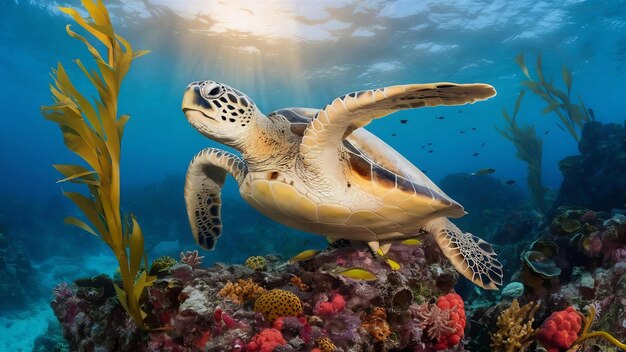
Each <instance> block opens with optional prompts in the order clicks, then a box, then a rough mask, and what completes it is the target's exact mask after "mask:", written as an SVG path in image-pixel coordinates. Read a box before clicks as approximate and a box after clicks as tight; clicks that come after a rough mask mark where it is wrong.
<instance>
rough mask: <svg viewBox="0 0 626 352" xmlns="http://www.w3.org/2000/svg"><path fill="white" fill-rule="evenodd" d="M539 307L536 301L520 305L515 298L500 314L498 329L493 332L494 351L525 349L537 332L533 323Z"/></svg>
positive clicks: (492, 343) (492, 344) (508, 351)
mask: <svg viewBox="0 0 626 352" xmlns="http://www.w3.org/2000/svg"><path fill="white" fill-rule="evenodd" d="M538 308H539V304H538V303H535V302H530V303H528V304H525V305H523V306H522V307H520V306H519V302H518V301H517V299H514V300H513V302H512V303H511V305H510V306H509V308H507V309H505V310H504V311H503V312H502V313H500V316H498V322H497V324H496V325H497V327H498V331H497V332H495V333H493V334H491V348H492V349H493V350H494V351H506V352H513V351H524V350H525V349H526V347H527V346H528V344H530V342H532V335H533V333H534V332H535V329H533V328H532V325H533V322H534V321H535V313H536V312H537V309H538Z"/></svg>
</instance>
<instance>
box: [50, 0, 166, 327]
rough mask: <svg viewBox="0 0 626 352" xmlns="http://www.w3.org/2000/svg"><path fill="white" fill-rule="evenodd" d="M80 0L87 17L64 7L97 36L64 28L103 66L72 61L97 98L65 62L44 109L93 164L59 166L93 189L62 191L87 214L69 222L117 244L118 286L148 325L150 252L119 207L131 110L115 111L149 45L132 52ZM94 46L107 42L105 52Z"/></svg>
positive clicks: (101, 14)
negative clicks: (145, 300)
mask: <svg viewBox="0 0 626 352" xmlns="http://www.w3.org/2000/svg"><path fill="white" fill-rule="evenodd" d="M82 4H83V6H84V7H85V9H86V10H87V12H88V14H89V18H82V17H81V15H80V13H79V12H78V11H77V10H76V9H73V8H69V7H60V8H59V9H60V10H61V11H62V12H63V13H65V14H68V15H70V16H71V17H72V18H73V19H74V20H75V21H76V23H78V25H80V26H81V27H82V28H83V29H85V30H86V31H87V32H88V33H89V34H91V35H92V36H93V37H94V38H95V39H96V40H97V41H94V40H93V39H92V40H91V41H90V40H88V39H87V38H85V37H83V36H81V35H79V34H78V33H76V32H74V31H73V30H72V29H71V26H70V25H67V27H66V31H67V33H68V35H69V36H71V37H72V38H75V39H78V40H79V41H81V42H83V43H84V44H85V45H86V46H87V49H88V50H89V52H90V53H91V55H92V57H93V59H94V61H95V64H96V67H97V70H95V69H91V70H88V69H87V68H86V67H85V65H83V63H82V62H81V60H79V59H75V60H74V61H75V63H76V65H77V66H78V68H79V69H80V70H81V71H82V72H83V73H84V75H85V76H86V78H87V79H88V80H89V82H91V84H92V85H93V87H94V88H95V89H96V90H97V92H98V98H94V99H93V100H94V103H95V104H94V103H92V102H90V100H89V99H87V98H86V97H85V96H84V95H83V94H82V93H81V92H80V91H79V90H78V89H77V88H76V86H75V85H74V84H73V83H72V81H71V80H70V78H69V76H68V74H67V73H66V71H65V69H64V67H63V65H62V64H61V63H59V64H58V66H57V69H53V70H52V74H51V76H52V79H53V81H54V84H51V85H50V91H51V92H52V95H53V100H54V104H53V105H50V106H44V107H42V108H41V110H42V114H43V115H44V117H45V118H46V119H48V120H51V121H53V122H56V123H57V124H58V125H59V127H60V128H61V131H62V133H63V140H64V142H65V146H66V147H67V148H68V149H69V150H71V151H72V152H74V153H76V154H77V155H78V156H79V157H80V158H81V159H82V160H83V161H84V162H85V163H87V165H88V166H87V167H86V166H83V165H68V164H63V165H53V166H54V168H55V169H57V170H58V171H59V172H60V173H61V174H62V175H63V178H62V179H61V180H59V181H58V182H70V183H74V184H80V185H85V186H86V187H87V188H88V191H89V192H88V195H84V194H82V193H79V192H64V193H63V194H64V195H65V196H67V197H68V198H70V199H71V200H72V201H73V202H74V203H75V204H76V205H77V206H78V208H79V209H80V210H81V212H82V213H83V215H84V217H85V218H86V220H87V222H85V221H83V220H81V219H79V218H77V217H73V216H69V217H67V218H66V219H65V223H66V224H69V225H74V226H77V227H79V228H81V229H83V230H85V231H87V232H88V233H90V234H92V235H94V236H96V237H98V238H100V239H101V240H102V241H104V242H105V243H106V244H107V245H108V246H109V247H110V248H111V250H112V251H113V253H114V254H115V257H116V258H117V261H118V263H119V271H120V275H121V278H122V287H120V286H118V285H115V286H114V287H115V291H116V293H117V296H118V297H119V300H120V303H121V305H122V306H123V308H124V309H125V310H126V311H127V312H128V314H129V315H130V316H131V317H132V318H133V320H134V321H135V323H136V324H137V326H138V327H140V328H145V326H144V323H143V319H144V318H145V316H146V313H145V312H144V311H143V310H142V309H141V304H140V298H141V295H142V293H143V291H144V289H145V288H146V287H147V286H149V285H151V283H152V282H153V281H154V279H153V278H152V277H150V276H149V275H148V273H146V271H145V270H144V269H142V262H143V263H144V267H147V258H146V256H145V254H144V238H143V234H142V231H141V228H140V227H139V224H138V223H137V220H136V219H135V218H134V217H131V219H130V222H131V224H130V226H129V224H127V223H126V221H125V219H124V217H123V216H122V214H121V212H120V165H119V163H120V153H121V141H122V135H123V132H124V127H125V125H126V123H127V122H128V120H129V118H130V117H129V116H128V115H121V116H119V117H117V105H118V94H119V90H120V85H121V83H122V80H123V78H124V76H125V75H126V73H127V72H128V70H129V68H130V65H131V62H132V61H133V60H134V59H136V58H138V57H140V56H142V55H144V54H146V53H147V51H133V50H132V47H131V45H130V44H129V43H128V42H127V41H126V40H125V39H124V38H122V37H121V36H119V35H117V34H115V32H114V30H113V26H112V24H111V19H110V17H109V14H108V11H107V9H106V7H105V6H104V4H103V3H102V1H101V0H97V2H96V1H94V0H82ZM94 42H95V43H94ZM97 42H100V43H97ZM96 45H98V46H100V47H101V45H103V46H104V48H105V49H106V56H105V57H103V55H101V53H100V51H99V50H98V49H97V48H96Z"/></svg>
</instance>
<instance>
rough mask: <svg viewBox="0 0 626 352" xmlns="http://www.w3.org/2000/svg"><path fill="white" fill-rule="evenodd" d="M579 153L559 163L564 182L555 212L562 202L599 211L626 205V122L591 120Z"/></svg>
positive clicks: (622, 207) (583, 135)
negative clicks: (615, 122) (621, 123)
mask: <svg viewBox="0 0 626 352" xmlns="http://www.w3.org/2000/svg"><path fill="white" fill-rule="evenodd" d="M578 150H579V151H580V155H574V156H569V157H567V158H565V159H563V160H561V161H560V162H559V168H560V169H561V172H562V173H563V183H562V184H561V188H560V189H559V193H558V196H557V199H556V201H555V202H554V205H553V212H554V211H555V210H556V209H557V208H558V207H559V206H562V205H566V206H580V207H586V208H589V209H594V210H596V211H602V210H604V211H610V210H611V209H614V208H615V209H624V208H626V177H624V174H625V173H626V122H625V124H624V125H622V126H620V125H618V124H613V123H608V124H601V123H599V122H595V121H592V122H588V123H586V124H585V126H584V128H583V130H582V137H581V140H580V143H579V144H578Z"/></svg>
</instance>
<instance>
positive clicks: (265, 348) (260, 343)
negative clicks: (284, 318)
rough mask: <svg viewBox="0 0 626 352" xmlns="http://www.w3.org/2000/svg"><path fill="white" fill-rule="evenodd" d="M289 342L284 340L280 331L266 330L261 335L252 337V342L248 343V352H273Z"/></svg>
mask: <svg viewBox="0 0 626 352" xmlns="http://www.w3.org/2000/svg"><path fill="white" fill-rule="evenodd" d="M286 344H287V341H285V339H284V338H283V335H282V334H281V333H280V331H278V330H276V329H265V330H263V331H261V332H260V333H259V334H256V335H254V337H252V341H250V342H249V343H248V346H246V347H247V348H248V351H253V352H256V351H259V352H272V351H273V350H274V348H276V347H278V346H281V345H286Z"/></svg>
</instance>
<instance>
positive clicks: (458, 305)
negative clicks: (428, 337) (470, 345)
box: [435, 293, 467, 349]
mask: <svg viewBox="0 0 626 352" xmlns="http://www.w3.org/2000/svg"><path fill="white" fill-rule="evenodd" d="M437 307H439V308H440V309H441V310H448V311H449V312H450V320H449V321H448V326H449V327H454V329H455V330H454V332H453V333H451V334H446V335H444V336H441V337H440V338H439V339H438V341H437V344H436V345H435V347H436V348H437V349H446V348H448V347H452V346H454V345H456V344H458V343H459V342H461V339H462V338H463V333H464V330H465V323H466V321H467V318H466V317H465V305H464V304H463V299H462V298H461V296H459V295H458V294H456V293H448V294H447V295H445V296H441V297H439V299H438V300H437Z"/></svg>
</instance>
